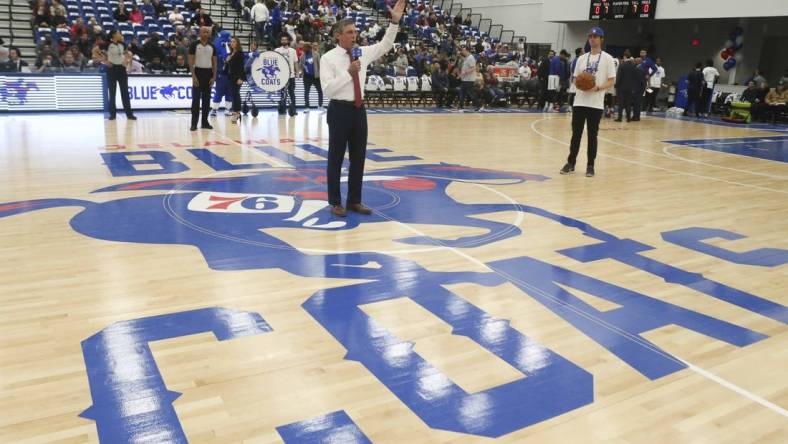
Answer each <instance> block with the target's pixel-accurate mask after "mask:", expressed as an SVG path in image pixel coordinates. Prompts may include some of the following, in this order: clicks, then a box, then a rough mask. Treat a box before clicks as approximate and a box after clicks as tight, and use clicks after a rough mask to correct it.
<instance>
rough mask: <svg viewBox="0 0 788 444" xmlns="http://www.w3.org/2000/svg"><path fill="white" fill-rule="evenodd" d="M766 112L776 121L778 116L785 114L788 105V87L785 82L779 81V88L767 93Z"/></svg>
mask: <svg viewBox="0 0 788 444" xmlns="http://www.w3.org/2000/svg"><path fill="white" fill-rule="evenodd" d="M765 101H766V110H765V111H766V114H767V115H768V116H770V117H771V120H772V121H774V120H775V118H776V116H778V115H780V114H785V112H786V105H788V89H787V88H786V85H785V83H782V82H781V83H779V84H778V85H777V88H774V89H772V90H771V91H769V94H767V95H766V99H765Z"/></svg>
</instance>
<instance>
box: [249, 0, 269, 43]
mask: <svg viewBox="0 0 788 444" xmlns="http://www.w3.org/2000/svg"><path fill="white" fill-rule="evenodd" d="M249 15H251V20H252V22H254V29H255V31H257V43H258V44H259V45H262V44H263V41H264V40H265V36H266V33H265V26H266V24H267V23H268V18H269V17H270V15H271V14H270V13H269V11H268V7H267V6H265V0H257V3H256V4H255V5H254V6H252V10H251V11H250V13H249Z"/></svg>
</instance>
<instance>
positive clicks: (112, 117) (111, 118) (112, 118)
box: [107, 116, 115, 120]
mask: <svg viewBox="0 0 788 444" xmlns="http://www.w3.org/2000/svg"><path fill="white" fill-rule="evenodd" d="M107 120H115V116H109V117H108V118H107Z"/></svg>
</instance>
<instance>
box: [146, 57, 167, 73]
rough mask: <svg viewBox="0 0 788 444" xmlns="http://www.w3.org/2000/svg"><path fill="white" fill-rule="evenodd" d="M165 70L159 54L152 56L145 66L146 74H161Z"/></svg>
mask: <svg viewBox="0 0 788 444" xmlns="http://www.w3.org/2000/svg"><path fill="white" fill-rule="evenodd" d="M165 71H166V69H165V67H164V64H163V63H162V62H161V58H159V56H154V57H153V59H151V61H150V62H149V63H148V65H147V66H146V67H145V72H147V73H148V74H155V75H157V76H158V75H162V74H164V72H165Z"/></svg>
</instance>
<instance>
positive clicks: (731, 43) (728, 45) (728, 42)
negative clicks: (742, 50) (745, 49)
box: [725, 40, 733, 48]
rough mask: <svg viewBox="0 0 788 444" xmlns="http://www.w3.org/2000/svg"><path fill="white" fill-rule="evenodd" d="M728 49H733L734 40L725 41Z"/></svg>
mask: <svg viewBox="0 0 788 444" xmlns="http://www.w3.org/2000/svg"><path fill="white" fill-rule="evenodd" d="M725 47H726V48H733V40H726V41H725Z"/></svg>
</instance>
